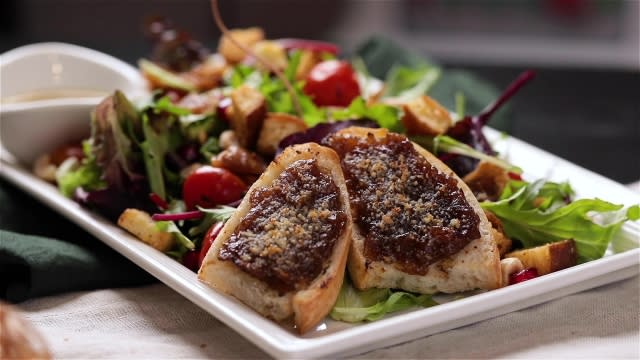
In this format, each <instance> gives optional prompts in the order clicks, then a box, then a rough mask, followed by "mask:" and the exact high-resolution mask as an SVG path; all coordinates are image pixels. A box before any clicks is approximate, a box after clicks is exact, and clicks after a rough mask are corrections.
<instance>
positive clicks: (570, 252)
mask: <svg viewBox="0 0 640 360" xmlns="http://www.w3.org/2000/svg"><path fill="white" fill-rule="evenodd" d="M505 257H513V258H517V259H520V261H521V262H522V265H523V266H524V267H525V268H527V269H528V268H536V270H538V275H546V274H549V273H552V272H554V271H558V270H562V269H566V268H568V267H571V266H574V265H576V263H577V262H578V250H577V248H576V242H575V241H574V240H573V239H569V240H562V241H558V242H554V243H550V244H545V245H541V246H537V247H533V248H529V249H524V250H517V251H513V252H510V253H508V254H506V255H505Z"/></svg>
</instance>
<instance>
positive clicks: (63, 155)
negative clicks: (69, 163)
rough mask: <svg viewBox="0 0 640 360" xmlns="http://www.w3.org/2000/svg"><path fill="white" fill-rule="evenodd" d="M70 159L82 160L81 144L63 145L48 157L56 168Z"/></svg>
mask: <svg viewBox="0 0 640 360" xmlns="http://www.w3.org/2000/svg"><path fill="white" fill-rule="evenodd" d="M72 157H73V158H76V159H78V160H82V159H83V158H84V150H83V149H82V144H81V143H75V144H67V145H63V146H61V147H59V148H57V149H56V150H54V151H53V152H52V153H51V155H50V159H51V163H52V164H54V165H56V166H60V164H62V163H63V162H64V161H65V160H67V159H68V158H72Z"/></svg>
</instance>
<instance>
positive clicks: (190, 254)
mask: <svg viewBox="0 0 640 360" xmlns="http://www.w3.org/2000/svg"><path fill="white" fill-rule="evenodd" d="M198 255H199V254H198V252H197V251H195V250H189V251H187V252H186V253H185V254H184V255H183V256H182V265H184V266H186V267H187V268H189V270H191V271H198V269H199V266H198V264H199V262H198Z"/></svg>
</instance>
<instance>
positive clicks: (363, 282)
mask: <svg viewBox="0 0 640 360" xmlns="http://www.w3.org/2000/svg"><path fill="white" fill-rule="evenodd" d="M388 133H389V132H388V130H386V129H370V128H360V127H350V128H346V129H343V130H341V131H339V132H338V133H337V134H336V135H337V136H344V137H361V138H365V137H367V136H368V134H373V136H375V137H376V138H384V137H386V136H387V134H388ZM413 146H414V148H415V149H416V150H417V152H418V153H419V154H420V155H421V156H423V157H424V158H425V159H427V161H428V162H429V163H431V164H432V165H433V166H435V167H436V168H437V169H438V170H439V171H440V172H442V173H444V174H447V175H448V176H452V177H454V178H455V179H456V180H457V183H458V187H459V188H460V189H461V190H462V191H463V193H464V195H465V198H466V200H467V202H468V203H469V205H471V207H472V208H473V209H474V211H475V213H476V214H477V215H478V217H479V218H480V223H479V230H480V237H479V238H477V239H474V240H472V241H471V242H469V244H467V245H466V246H465V247H464V248H463V249H462V250H461V251H459V252H458V253H456V254H455V255H453V256H450V257H447V258H445V259H442V260H440V261H438V262H436V263H433V264H431V265H430V266H429V268H428V271H427V274H425V275H414V274H408V273H406V272H403V271H401V270H398V269H397V268H396V267H395V266H393V264H387V263H385V262H382V261H374V260H371V259H367V258H366V257H365V255H364V236H363V234H362V232H361V230H360V228H359V226H358V224H355V223H354V225H353V234H352V238H353V240H352V242H351V251H350V253H349V261H348V269H349V274H350V275H351V279H352V281H353V283H354V285H355V286H356V287H357V288H359V289H367V288H372V287H376V288H396V289H404V290H407V291H412V292H419V293H424V294H431V293H436V292H445V293H455V292H460V291H467V290H473V289H487V290H489V289H495V288H498V287H500V286H501V283H502V279H501V276H502V274H501V269H500V256H499V252H498V249H497V246H496V243H495V241H494V239H493V236H492V233H491V224H490V223H489V221H488V220H487V217H486V215H485V213H484V211H483V210H482V208H481V207H480V204H479V203H478V201H477V200H476V198H475V197H474V195H473V193H472V192H471V190H469V187H468V186H467V185H466V184H465V183H464V182H463V181H462V180H461V179H460V178H459V177H458V176H457V175H456V174H455V173H454V172H453V171H452V170H451V169H449V167H447V166H446V165H445V164H444V163H442V162H441V161H440V160H439V159H438V158H436V157H435V156H433V155H432V154H431V153H430V152H428V151H427V150H425V149H424V148H422V147H420V146H419V145H417V144H415V143H414V144H413ZM352 216H353V215H352Z"/></svg>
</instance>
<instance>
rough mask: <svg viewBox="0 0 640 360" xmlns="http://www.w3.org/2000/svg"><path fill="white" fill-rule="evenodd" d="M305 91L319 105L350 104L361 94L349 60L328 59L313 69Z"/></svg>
mask: <svg viewBox="0 0 640 360" xmlns="http://www.w3.org/2000/svg"><path fill="white" fill-rule="evenodd" d="M304 93H305V94H307V95H309V96H311V98H312V99H313V102H314V103H315V104H316V105H319V106H348V105H349V104H350V103H351V101H353V99H355V98H356V97H358V96H360V85H359V84H358V80H357V79H356V73H355V71H353V68H352V67H351V65H350V64H349V63H348V62H346V61H338V60H327V61H323V62H321V63H319V64H318V65H316V66H314V67H313V69H311V72H310V73H309V76H307V79H306V83H305V84H304Z"/></svg>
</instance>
